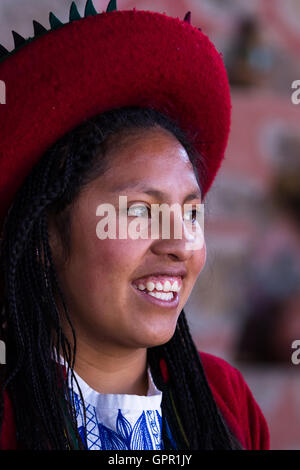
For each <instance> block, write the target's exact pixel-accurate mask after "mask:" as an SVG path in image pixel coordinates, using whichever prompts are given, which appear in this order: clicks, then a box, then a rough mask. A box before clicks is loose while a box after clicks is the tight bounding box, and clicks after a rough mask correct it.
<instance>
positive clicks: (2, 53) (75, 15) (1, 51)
mask: <svg viewBox="0 0 300 470" xmlns="http://www.w3.org/2000/svg"><path fill="white" fill-rule="evenodd" d="M112 11H117V0H110V2H109V4H108V6H107V9H106V12H112ZM98 14H101V13H98V12H97V10H96V9H95V7H94V5H93V1H92V0H87V2H86V5H85V9H84V16H83V17H81V16H80V13H79V11H78V9H77V6H76V3H75V2H72V3H71V7H70V13H69V23H71V22H72V21H76V20H81V19H82V18H86V17H87V16H91V15H92V16H94V15H98ZM49 24H50V29H49V30H48V29H46V28H45V27H44V26H43V25H41V24H40V23H38V22H37V21H35V20H33V30H34V36H33V37H30V38H27V39H25V38H23V37H22V36H21V35H20V34H19V33H17V32H16V31H12V35H13V38H14V43H15V48H14V49H13V50H12V51H8V50H7V49H6V48H5V47H4V46H2V44H0V63H1V62H2V61H3V60H4V59H6V57H8V56H9V55H12V54H14V53H15V52H16V51H17V50H19V49H20V48H21V47H23V46H24V45H25V44H28V43H29V42H31V41H34V40H35V39H37V38H39V37H40V36H42V35H43V34H46V33H48V32H49V31H51V30H53V29H58V28H61V27H62V26H64V25H65V24H68V23H62V22H61V21H60V20H59V19H58V18H57V17H56V16H55V15H54V13H52V12H50V13H49Z"/></svg>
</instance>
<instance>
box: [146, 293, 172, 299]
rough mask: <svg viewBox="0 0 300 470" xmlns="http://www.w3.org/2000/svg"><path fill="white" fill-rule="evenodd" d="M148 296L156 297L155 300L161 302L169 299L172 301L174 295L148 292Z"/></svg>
mask: <svg viewBox="0 0 300 470" xmlns="http://www.w3.org/2000/svg"><path fill="white" fill-rule="evenodd" d="M149 295H152V297H156V298H157V299H161V300H171V299H173V295H174V294H173V293H172V292H168V293H164V292H149Z"/></svg>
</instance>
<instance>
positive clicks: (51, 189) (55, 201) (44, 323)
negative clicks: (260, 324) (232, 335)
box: [0, 107, 241, 450]
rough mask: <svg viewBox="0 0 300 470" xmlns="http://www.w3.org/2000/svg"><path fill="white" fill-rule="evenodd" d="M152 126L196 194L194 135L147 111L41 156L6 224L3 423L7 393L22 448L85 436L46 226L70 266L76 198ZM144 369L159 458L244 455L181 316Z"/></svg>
mask: <svg viewBox="0 0 300 470" xmlns="http://www.w3.org/2000/svg"><path fill="white" fill-rule="evenodd" d="M155 126H161V127H162V128H164V129H166V130H168V131H169V132H171V133H172V134H173V135H174V136H175V137H176V138H177V139H178V141H179V142H180V143H181V144H182V145H183V147H184V148H185V149H186V151H187V153H188V155H189V158H190V160H191V162H192V165H193V168H194V171H195V176H196V178H197V181H198V184H199V187H200V189H201V181H204V178H205V177H206V168H205V163H204V159H203V158H202V157H201V155H199V154H198V153H197V152H196V150H195V145H194V143H195V142H196V139H197V138H198V135H197V133H196V134H193V135H192V134H189V133H183V132H182V130H181V129H180V126H179V125H178V123H177V122H175V121H171V120H170V119H169V118H168V117H167V116H165V115H164V114H162V113H160V112H158V111H156V110H154V109H152V108H136V107H126V108H118V109H113V110H110V111H107V112H105V113H102V114H101V115H99V116H96V117H94V118H92V119H89V120H86V121H84V122H83V123H82V124H81V125H80V126H78V127H77V128H75V129H73V130H72V131H70V132H69V133H67V134H66V135H65V136H63V137H62V138H61V139H60V140H59V141H57V142H56V143H55V144H54V145H53V146H52V147H51V148H50V149H49V150H48V151H47V152H45V154H44V155H43V156H42V158H41V159H40V160H39V162H38V163H37V164H36V165H35V166H34V168H33V169H32V171H31V173H30V174H29V176H28V177H27V178H26V180H25V182H24V183H23V185H22V187H21V188H20V189H19V191H18V193H17V194H16V196H15V199H14V202H13V204H12V206H11V208H10V210H9V212H8V214H7V217H6V219H5V223H4V230H3V240H2V243H1V245H0V261H1V264H0V266H1V272H2V276H3V285H4V291H3V298H0V302H2V307H4V308H3V314H2V318H1V325H2V324H5V328H4V329H3V332H2V334H3V337H4V340H5V343H6V375H5V380H4V384H3V386H2V387H1V392H0V393H1V400H0V404H1V408H0V423H1V422H2V420H3V407H4V400H3V393H4V390H7V391H8V393H9V396H10V398H11V401H12V405H13V409H14V414H15V421H16V430H17V442H18V446H19V447H20V448H24V449H74V448H78V449H83V448H85V447H86V436H85V438H82V437H81V436H80V435H79V432H78V429H77V423H76V410H75V404H74V398H73V395H72V393H70V392H69V388H68V380H66V377H69V374H70V377H71V382H72V383H73V381H74V380H75V381H76V377H75V374H74V370H73V369H74V364H75V356H76V335H75V331H74V328H73V327H72V322H71V319H70V316H69V312H68V308H67V306H66V304H65V301H64V296H63V293H62V290H61V287H60V284H59V281H58V277H57V273H56V270H55V267H54V262H53V259H52V253H51V249H50V246H49V241H48V220H49V219H48V217H49V215H54V216H55V223H56V224H57V227H58V229H59V232H60V235H61V237H62V240H63V242H64V243H63V245H64V248H65V256H66V257H68V254H69V244H68V241H69V236H70V213H71V210H72V207H73V204H74V201H75V199H76V198H77V197H78V195H79V193H80V191H81V190H82V188H83V187H84V186H85V185H87V184H88V183H89V182H91V181H92V180H93V179H94V178H96V177H97V176H99V175H101V174H103V173H104V172H105V171H106V169H107V168H108V165H109V164H110V161H109V159H107V158H105V157H106V154H107V153H108V149H111V148H112V147H113V146H117V145H120V142H122V141H123V140H122V139H124V138H126V136H127V135H129V134H132V135H134V134H136V133H137V131H139V130H144V129H149V128H152V127H155ZM197 170H198V171H197ZM198 175H199V176H198ZM57 298H60V299H61V302H62V305H63V313H62V314H63V315H64V316H65V318H64V319H65V320H66V321H67V322H68V324H69V325H70V328H71V331H72V347H71V344H70V342H69V341H68V339H67V337H66V336H65V334H64V332H63V329H62V326H61V325H62V318H61V313H60V312H59V311H58V308H57V303H56V299H57ZM0 311H1V305H0ZM53 351H59V352H60V353H61V356H62V357H63V358H64V365H65V368H62V367H61V366H59V365H58V364H57V362H56V361H55V360H54V356H53ZM147 360H148V363H149V366H150V369H151V373H152V376H153V380H154V382H155V384H156V386H157V387H158V388H159V389H160V390H162V392H163V396H162V417H163V420H162V441H163V448H164V449H179V450H184V449H190V450H192V449H240V448H241V445H240V443H239V442H238V441H237V439H236V438H235V436H234V435H233V434H232V433H231V431H230V430H229V429H228V427H227V425H226V423H225V421H224V419H223V417H222V415H221V413H220V411H219V409H218V407H217V405H216V403H215V400H214V398H213V395H212V392H211V389H210V387H209V385H208V382H207V379H206V376H205V373H204V369H203V366H202V363H201V359H200V356H199V353H198V351H197V349H196V347H195V344H194V342H193V339H192V337H191V334H190V331H189V327H188V324H187V321H186V317H185V313H184V311H183V310H182V311H181V313H180V316H179V318H178V321H177V325H176V330H175V333H174V335H173V337H172V338H171V340H169V341H168V342H167V343H166V344H163V345H160V346H156V347H153V348H148V350H147ZM164 368H167V372H168V379H166V376H165V373H164ZM77 386H78V384H77ZM71 388H72V387H71ZM78 389H79V392H80V396H81V400H82V402H83V397H82V393H81V391H80V387H79V386H78Z"/></svg>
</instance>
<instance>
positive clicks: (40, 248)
mask: <svg viewBox="0 0 300 470" xmlns="http://www.w3.org/2000/svg"><path fill="white" fill-rule="evenodd" d="M50 24H51V28H52V31H50V32H46V31H45V28H44V29H42V27H41V25H39V26H37V24H36V23H35V30H36V32H37V35H38V36H40V37H38V38H35V39H34V40H32V41H31V40H29V44H28V43H27V42H28V41H27V42H25V43H24V44H20V42H19V43H18V44H19V49H18V50H17V51H13V52H12V53H10V54H9V55H8V53H5V52H4V59H3V62H2V63H1V64H0V73H1V76H2V77H3V79H4V80H5V82H6V84H7V89H8V92H7V94H8V99H7V102H8V103H9V102H10V100H9V96H13V97H14V99H13V100H12V101H11V102H10V104H8V106H7V109H6V115H5V119H4V116H1V125H2V124H3V125H2V129H4V128H5V132H3V135H2V136H1V137H3V139H1V155H2V158H1V160H0V165H1V171H2V173H1V174H2V175H3V179H2V182H1V194H2V195H3V198H2V199H1V214H2V216H3V234H2V238H3V240H2V244H1V267H2V273H3V295H2V299H3V314H2V317H3V318H2V324H3V335H4V339H5V343H6V366H5V368H6V370H5V374H4V380H3V383H2V387H1V393H2V399H1V403H2V408H1V410H2V412H1V422H2V428H1V446H2V448H3V449H9V448H23V449H24V448H25V449H180V450H181V449H267V448H268V446H269V435H268V429H267V425H266V422H265V419H264V417H263V415H262V413H261V410H260V409H259V407H258V405H257V404H256V402H255V400H254V398H253V396H252V394H251V392H250V390H249V389H248V387H247V385H246V383H245V382H244V380H243V378H242V376H241V374H240V373H239V372H238V371H237V370H236V369H235V368H233V367H231V366H230V365H229V364H228V363H226V362H225V361H223V360H222V359H219V358H216V357H214V356H212V355H209V354H205V353H202V352H201V353H199V352H198V351H197V349H196V347H195V344H194V342H193V339H192V337H191V334H190V332H189V327H188V324H187V321H186V318H185V314H184V311H183V307H184V305H185V303H186V301H187V299H188V297H189V295H190V293H191V290H192V288H193V286H194V284H195V281H196V279H197V276H198V275H199V273H200V272H201V270H202V268H203V266H204V264H205V258H206V249H205V243H204V241H203V237H202V238H201V233H202V232H201V227H200V226H199V223H198V220H199V219H198V218H197V209H196V208H198V207H199V205H200V204H201V203H203V200H204V197H205V194H206V193H207V191H208V189H209V187H210V185H211V184H212V181H213V179H214V177H215V174H216V172H217V170H218V168H219V166H220V163H221V160H222V158H223V156H224V150H225V147H226V143H227V139H228V132H229V120H230V99H229V86H228V81H227V76H226V72H225V69H224V66H223V63H222V60H221V58H220V56H219V54H218V53H217V52H216V50H215V48H214V47H213V45H212V44H211V43H210V41H209V40H208V38H207V37H206V36H205V35H203V34H202V33H201V32H200V31H199V30H197V29H196V28H193V27H192V26H191V25H190V16H189V15H187V16H186V17H185V21H180V20H179V19H174V18H170V17H168V16H166V15H161V14H158V13H152V12H142V11H139V12H138V11H136V10H133V11H129V12H126V11H123V12H122V11H121V12H119V11H117V10H116V5H115V2H110V3H109V6H108V11H107V12H106V13H102V14H101V15H100V14H97V12H96V11H95V9H94V7H93V5H92V3H91V2H90V1H88V2H87V4H86V9H85V18H84V19H80V16H79V13H78V11H77V9H76V6H75V4H74V2H73V3H72V6H71V11H70V23H69V24H67V25H62V24H61V23H60V22H59V20H58V19H57V18H55V17H54V15H52V14H50ZM14 36H15V38H16V37H17V36H16V34H14ZM17 41H21V40H20V37H19V38H18V39H17ZM16 46H17V44H16ZM21 64H22V70H23V77H24V79H23V83H22V91H20V86H19V84H18V83H17V82H16V73H15V72H16V69H17V67H18V66H20V65H21ZM10 93H11V95H10ZM18 94H19V95H18ZM20 94H22V96H23V101H22V104H20V102H19V103H18V99H17V98H18V97H19V96H21V95H20ZM1 111H2V110H1ZM29 116H30V117H29ZM0 127H1V126H0ZM17 135H18V136H19V139H20V140H16V141H15V138H16V136H17ZM12 141H15V142H17V143H16V145H15V146H14V145H12ZM119 196H123V197H124V196H126V198H127V199H126V206H125V210H123V209H124V208H123V209H122V210H121V209H120V204H119V201H120V200H119ZM163 203H166V204H167V205H168V207H169V206H171V205H172V204H177V205H179V207H180V209H181V210H183V209H184V203H189V204H191V206H192V210H190V211H189V212H188V213H186V212H185V211H184V217H181V216H180V217H179V219H180V221H179V226H180V227H181V228H183V236H182V237H181V238H176V236H175V235H174V231H173V229H171V233H170V236H168V237H163V236H162V233H161V232H160V230H159V236H158V237H153V238H152V237H151V236H149V233H147V234H146V236H143V237H139V236H129V235H130V229H129V226H131V227H137V226H138V225H139V224H141V225H140V227H139V230H140V234H141V235H145V233H146V228H147V229H148V228H149V227H150V225H151V221H152V208H153V205H154V204H159V205H160V204H163ZM102 204H105V206H102ZM9 206H10V207H9ZM105 207H106V208H107V207H110V208H114V209H115V210H116V212H115V214H116V218H117V222H118V224H117V230H116V233H113V235H116V236H113V237H106V236H105V233H104V232H105V230H104V229H103V224H101V221H102V222H103V220H104V215H105V214H104V211H103V208H105ZM181 215H182V214H181ZM186 215H187V217H186ZM4 218H5V220H4ZM195 218H196V219H195ZM113 219H114V217H112V218H109V219H108V225H109V224H110V223H111V222H112V223H113V222H114V220H113ZM175 219H176V221H177V224H178V220H179V219H178V217H177V218H176V216H175V215H174V216H173V215H171V222H173V221H174V220H175ZM125 221H126V224H127V225H126V231H125V237H122V236H121V234H120V227H122V230H123V229H124V224H125ZM141 222H142V223H141ZM194 227H196V231H195V230H194ZM113 228H114V225H113ZM160 228H161V227H160V226H159V229H160ZM139 230H137V232H139ZM133 231H134V230H133ZM113 232H114V230H113ZM131 234H132V232H131ZM195 234H196V236H195ZM191 239H197V240H198V242H199V243H198V245H197V248H193V249H191V247H190V246H189V245H188V242H190V241H191ZM162 291H163V294H164V295H162Z"/></svg>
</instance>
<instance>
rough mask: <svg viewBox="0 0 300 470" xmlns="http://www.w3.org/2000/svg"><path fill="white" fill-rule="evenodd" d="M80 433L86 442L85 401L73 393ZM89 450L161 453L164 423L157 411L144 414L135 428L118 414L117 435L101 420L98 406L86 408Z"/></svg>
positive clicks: (148, 411)
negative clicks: (150, 451)
mask: <svg viewBox="0 0 300 470" xmlns="http://www.w3.org/2000/svg"><path fill="white" fill-rule="evenodd" d="M73 397H74V402H75V408H76V419H77V424H78V431H79V434H80V436H81V437H82V440H83V442H85V428H84V414H83V407H82V401H81V399H80V398H79V396H78V395H77V394H76V393H75V392H73ZM85 409H86V431H87V433H86V434H87V436H86V437H87V442H86V445H87V448H88V449H98V450H161V449H163V444H162V442H161V424H162V419H161V416H160V414H159V412H158V411H157V410H147V411H143V412H142V413H141V415H140V416H139V418H138V419H137V421H136V423H135V424H134V426H133V427H132V426H131V424H130V422H129V421H128V420H127V419H126V418H125V416H123V414H122V411H121V410H120V409H119V410H118V416H117V419H116V431H114V430H113V429H110V428H108V427H107V426H105V425H104V424H103V423H101V422H99V421H98V419H97V414H96V409H95V407H94V406H92V405H90V404H87V405H86V408H85Z"/></svg>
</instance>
